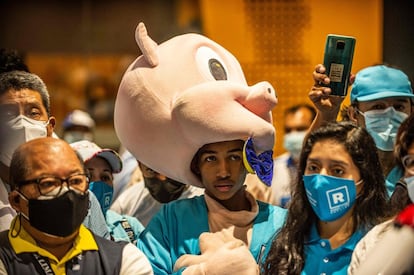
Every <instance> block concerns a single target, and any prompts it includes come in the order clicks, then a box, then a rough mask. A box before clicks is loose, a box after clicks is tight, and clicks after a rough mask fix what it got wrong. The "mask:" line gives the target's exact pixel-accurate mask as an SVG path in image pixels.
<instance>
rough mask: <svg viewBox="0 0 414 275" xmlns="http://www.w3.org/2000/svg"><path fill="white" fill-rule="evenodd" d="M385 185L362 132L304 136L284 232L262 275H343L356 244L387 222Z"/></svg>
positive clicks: (339, 126) (348, 127)
mask: <svg viewBox="0 0 414 275" xmlns="http://www.w3.org/2000/svg"><path fill="white" fill-rule="evenodd" d="M388 212H389V206H388V197H387V191H386V187H385V180H384V176H383V173H382V170H381V165H380V162H379V159H378V156H377V153H376V147H375V143H374V140H373V139H372V137H371V136H370V135H369V134H368V132H367V131H366V130H365V129H363V128H361V127H358V126H356V125H355V124H353V123H351V122H334V123H329V124H327V125H326V126H323V127H320V128H318V129H317V130H315V131H314V132H312V133H310V135H309V136H308V138H307V139H306V141H305V143H304V146H303V149H302V153H301V157H300V163H299V170H298V177H297V182H296V184H295V186H294V187H293V192H292V200H291V203H290V205H289V209H288V216H287V220H286V223H285V225H284V227H283V228H282V229H281V231H280V233H279V234H278V235H277V237H276V238H275V239H274V241H273V243H272V247H271V250H270V252H269V254H268V257H267V259H266V261H265V264H264V265H263V267H262V268H263V271H264V273H265V274H346V272H347V268H348V265H349V262H350V260H351V255H352V251H353V249H354V247H355V245H356V244H357V242H358V241H359V240H360V239H361V238H362V237H363V236H364V235H365V233H366V232H367V231H368V230H369V229H370V228H372V227H373V226H374V225H376V224H378V223H380V222H382V221H383V220H384V216H388V215H389V214H388Z"/></svg>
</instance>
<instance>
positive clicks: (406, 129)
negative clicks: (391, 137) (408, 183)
mask: <svg viewBox="0 0 414 275" xmlns="http://www.w3.org/2000/svg"><path fill="white" fill-rule="evenodd" d="M413 142H414V112H411V114H410V115H409V116H408V117H407V118H406V119H405V120H404V121H403V122H402V123H401V125H400V127H399V128H398V132H397V136H396V138H395V147H394V156H395V162H396V164H397V165H398V166H399V167H400V168H401V169H404V166H403V164H402V158H403V157H404V156H406V155H407V154H408V148H409V147H410V146H411V144H413Z"/></svg>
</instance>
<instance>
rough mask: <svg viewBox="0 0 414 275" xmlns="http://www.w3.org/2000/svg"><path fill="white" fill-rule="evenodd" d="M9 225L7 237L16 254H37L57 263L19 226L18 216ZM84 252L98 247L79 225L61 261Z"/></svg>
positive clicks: (88, 233) (86, 231)
mask: <svg viewBox="0 0 414 275" xmlns="http://www.w3.org/2000/svg"><path fill="white" fill-rule="evenodd" d="M11 224H12V226H11V228H10V231H9V234H8V237H9V240H10V244H11V246H12V247H13V250H14V251H15V252H16V254H20V253H25V252H26V253H27V252H29V253H30V252H31V253H38V254H39V255H42V256H44V257H47V258H49V259H54V260H55V261H57V262H58V259H57V258H56V257H55V256H54V255H53V254H51V253H50V252H49V251H47V250H45V249H43V248H40V247H39V246H37V244H36V241H35V240H34V239H33V238H32V236H31V235H30V234H29V233H28V232H27V231H26V230H25V229H24V228H23V226H21V223H20V215H17V216H16V217H15V218H14V219H13V221H12V223H11ZM16 234H17V236H16ZM13 236H16V237H13ZM86 250H98V245H97V244H96V242H95V239H94V237H93V235H92V233H91V232H90V231H89V230H88V229H86V227H84V226H83V225H81V226H80V228H79V234H78V236H77V237H76V239H75V241H74V242H73V247H72V249H71V250H69V251H68V253H66V255H65V257H64V258H63V259H62V260H61V261H64V260H65V259H66V258H68V259H71V258H73V257H74V256H76V255H78V254H80V253H81V252H82V251H86Z"/></svg>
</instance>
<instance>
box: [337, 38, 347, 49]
mask: <svg viewBox="0 0 414 275" xmlns="http://www.w3.org/2000/svg"><path fill="white" fill-rule="evenodd" d="M336 48H337V49H338V50H343V49H344V48H345V41H342V40H339V41H336Z"/></svg>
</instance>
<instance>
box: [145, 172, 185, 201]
mask: <svg viewBox="0 0 414 275" xmlns="http://www.w3.org/2000/svg"><path fill="white" fill-rule="evenodd" d="M144 183H145V187H146V188H148V191H149V192H150V194H151V196H152V197H153V198H154V199H156V200H157V201H159V202H160V203H167V202H170V201H173V200H176V199H178V198H179V197H180V196H181V194H182V193H183V191H184V190H185V188H186V185H185V184H182V183H181V182H178V181H175V180H172V179H169V178H167V180H165V181H163V180H159V179H157V178H156V177H154V178H144Z"/></svg>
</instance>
